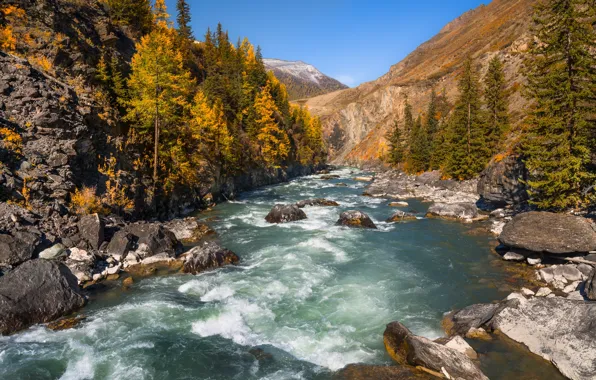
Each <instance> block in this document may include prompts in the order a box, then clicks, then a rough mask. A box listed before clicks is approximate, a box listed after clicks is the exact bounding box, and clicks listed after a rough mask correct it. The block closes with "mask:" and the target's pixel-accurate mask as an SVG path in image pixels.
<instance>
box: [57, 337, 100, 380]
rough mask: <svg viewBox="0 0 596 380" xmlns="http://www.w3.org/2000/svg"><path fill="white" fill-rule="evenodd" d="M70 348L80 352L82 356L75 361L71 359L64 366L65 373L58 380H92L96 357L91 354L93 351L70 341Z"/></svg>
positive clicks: (88, 347)
mask: <svg viewBox="0 0 596 380" xmlns="http://www.w3.org/2000/svg"><path fill="white" fill-rule="evenodd" d="M71 343H72V344H71V346H72V345H74V347H71V349H72V348H74V349H76V350H77V351H79V350H82V351H83V352H84V354H83V355H82V356H81V357H78V358H76V359H71V360H70V361H69V362H68V365H67V366H66V371H64V374H62V376H61V377H60V380H87V379H93V377H94V375H95V369H94V363H96V361H95V360H94V359H95V358H96V355H94V353H93V349H92V348H91V347H90V346H84V345H82V344H78V343H74V342H72V341H71Z"/></svg>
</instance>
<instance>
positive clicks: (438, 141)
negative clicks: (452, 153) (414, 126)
mask: <svg viewBox="0 0 596 380" xmlns="http://www.w3.org/2000/svg"><path fill="white" fill-rule="evenodd" d="M436 103H437V106H436V112H437V113H436V117H437V121H438V131H437V132H436V133H435V136H434V137H433V141H432V144H431V156H430V168H431V169H433V170H435V169H441V170H442V169H443V168H444V166H445V164H446V161H447V156H448V154H449V139H448V125H447V116H448V114H449V110H450V108H451V106H450V104H449V102H448V101H447V95H446V90H445V88H443V90H442V91H441V93H440V94H438V95H437V100H436Z"/></svg>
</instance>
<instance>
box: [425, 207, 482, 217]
mask: <svg viewBox="0 0 596 380" xmlns="http://www.w3.org/2000/svg"><path fill="white" fill-rule="evenodd" d="M426 216H427V217H431V218H443V219H456V220H472V219H475V218H477V217H478V208H477V207H476V205H475V204H474V203H434V204H432V205H431V206H430V207H429V208H428V212H427V214H426Z"/></svg>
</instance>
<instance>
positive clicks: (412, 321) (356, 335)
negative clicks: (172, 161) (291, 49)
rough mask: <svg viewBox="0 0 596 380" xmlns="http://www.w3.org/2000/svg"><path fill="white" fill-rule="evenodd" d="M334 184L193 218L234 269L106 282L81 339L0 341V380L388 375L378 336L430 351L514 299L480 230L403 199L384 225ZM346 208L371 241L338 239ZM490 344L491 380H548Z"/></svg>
mask: <svg viewBox="0 0 596 380" xmlns="http://www.w3.org/2000/svg"><path fill="white" fill-rule="evenodd" d="M330 175H331V176H332V177H333V176H339V178H333V179H329V180H324V179H322V178H321V177H323V176H311V177H303V178H299V179H297V180H294V181H292V182H290V183H287V184H282V185H277V186H272V187H266V188H262V189H260V190H257V191H254V192H250V193H246V194H243V195H241V196H240V197H239V199H238V200H236V201H233V202H227V203H224V204H220V205H218V206H217V207H215V208H214V209H212V210H211V211H208V212H204V213H201V214H200V215H198V216H199V218H200V219H202V222H206V223H208V224H209V226H210V227H212V228H213V229H214V230H215V231H217V232H218V233H219V240H220V243H221V246H223V247H226V248H228V249H230V250H231V251H233V252H235V253H236V254H237V255H238V256H239V258H240V262H239V264H238V265H237V266H230V267H226V268H223V269H219V270H217V271H214V272H206V273H203V274H200V275H199V276H192V275H189V274H178V275H169V276H165V277H164V276H158V277H148V278H139V279H135V282H134V284H132V286H129V287H127V288H126V290H122V289H121V279H119V280H115V281H107V282H105V281H104V282H103V283H102V284H103V285H101V289H97V288H96V289H89V290H88V292H89V293H88V295H89V296H90V297H91V302H90V303H89V304H88V306H86V307H85V308H84V309H83V310H82V312H81V313H82V314H84V315H85V316H86V317H87V318H86V319H85V320H84V321H82V323H81V324H80V325H79V326H78V327H76V328H74V329H70V330H65V331H59V332H52V331H50V330H48V329H46V328H45V327H43V326H36V327H33V328H31V329H29V330H27V331H25V332H22V333H20V334H16V335H13V336H10V337H6V338H1V339H0V351H1V352H2V354H1V355H0V359H1V360H2V364H3V365H2V368H3V370H2V371H4V372H3V373H2V375H3V376H9V377H12V378H19V377H26V376H30V375H32V374H42V376H41V377H40V378H58V377H60V376H62V377H63V378H98V379H102V378H121V377H122V376H124V374H126V375H127V376H132V378H140V379H144V378H151V377H154V378H155V377H160V376H168V377H169V378H178V377H180V376H183V374H184V373H189V371H190V373H195V374H198V376H201V374H207V373H209V376H211V377H212V378H217V379H219V378H222V379H224V378H230V377H237V376H240V377H242V378H254V379H265V378H272V379H273V378H275V379H279V378H305V379H315V378H316V379H319V378H321V379H324V378H330V377H334V376H340V375H341V374H342V373H343V372H335V371H336V370H339V369H341V368H342V367H344V366H345V365H347V364H349V363H368V364H369V365H390V364H391V359H390V358H389V356H388V355H387V353H386V351H385V348H384V346H383V340H382V334H383V330H384V329H385V325H386V324H387V323H388V322H390V321H392V320H400V321H404V323H407V325H408V327H409V328H410V329H412V330H413V331H414V332H415V333H416V334H420V335H424V336H426V337H429V338H433V339H434V338H438V337H440V336H442V335H443V329H442V327H441V320H442V318H443V314H444V313H445V312H448V311H451V310H455V309H461V308H463V307H465V306H467V305H469V304H475V303H482V302H490V301H492V300H495V299H503V298H505V297H506V296H507V295H508V294H509V293H511V292H512V291H513V290H515V289H517V288H518V287H521V286H522V284H523V283H522V280H521V279H519V278H517V277H515V276H512V274H511V273H510V272H508V271H507V270H506V269H505V267H504V266H503V265H504V264H508V263H506V262H504V261H502V260H501V259H500V258H499V257H498V256H496V254H494V253H491V246H492V244H493V243H492V242H493V241H494V237H492V236H491V235H490V234H489V233H488V232H487V230H486V229H484V228H481V229H480V230H479V229H478V226H480V225H482V223H486V222H479V223H472V224H468V223H459V222H454V221H446V220H442V219H436V218H425V215H426V214H427V209H428V207H429V205H428V204H425V203H421V202H420V201H418V200H409V201H408V205H407V206H401V207H398V208H397V210H403V211H405V212H409V213H413V214H415V215H416V220H412V221H409V222H406V223H390V222H387V221H386V220H387V219H388V218H389V217H391V216H392V214H393V213H394V212H395V211H396V208H395V207H390V206H389V203H390V201H389V200H384V199H380V198H378V199H377V198H372V197H368V196H363V195H362V194H363V192H364V191H365V187H366V186H367V184H368V183H367V182H362V181H355V180H353V178H354V177H361V176H365V173H359V172H354V173H352V172H351V170H349V169H347V170H346V169H344V170H341V171H339V172H334V173H331V174H330ZM309 198H328V199H330V200H335V201H337V202H338V203H339V204H340V206H339V207H337V206H336V207H328V206H327V207H324V206H314V207H310V206H307V207H305V208H304V209H303V210H304V212H305V214H306V215H307V219H305V220H301V221H297V222H293V223H287V224H280V225H277V224H270V223H267V222H266V221H265V216H266V215H267V214H268V213H269V211H270V210H271V208H272V207H273V205H274V204H275V203H286V204H289V203H295V202H297V201H301V200H304V199H309ZM349 209H358V210H361V211H363V212H365V213H367V214H368V215H369V216H370V217H371V219H372V220H373V221H374V223H375V224H376V225H377V227H378V229H377V230H371V231H366V230H359V229H357V230H354V229H351V228H346V227H339V226H336V225H335V224H336V222H337V220H338V217H339V215H340V214H341V212H342V211H345V210H349ZM187 249H188V248H187ZM102 289H103V290H102ZM499 342H500V340H497V339H495V340H494V341H493V342H492V343H488V344H487V345H485V347H484V348H482V347H481V348H478V349H477V350H478V353H479V354H480V359H479V360H480V365H481V368H482V370H483V371H485V373H486V374H487V375H489V377H491V378H511V376H514V377H515V378H523V376H524V375H528V374H530V373H534V374H542V378H553V379H556V378H557V377H556V376H558V374H557V371H556V370H555V369H554V368H553V367H552V366H550V365H549V364H547V363H546V362H543V361H537V360H536V359H535V358H534V357H533V356H532V355H528V354H527V353H524V352H523V350H520V349H519V348H511V347H510V346H509V344H508V343H499ZM473 343H474V342H472V344H473ZM473 345H474V344H473ZM475 347H476V346H475ZM504 347H505V348H504ZM31 350H33V351H31ZM27 352H35V353H36V355H34V356H31V355H27V354H26V353H27ZM197 352H200V353H201V354H200V355H199V356H198V357H197V354H196V353H197ZM500 352H501V353H506V354H500ZM512 352H513V353H512ZM503 355H505V357H515V358H516V359H517V362H516V365H515V366H511V367H509V368H508V370H507V371H506V372H503V371H502V365H499V364H497V363H499V360H502V359H501V358H502V357H503ZM158 357H162V358H167V363H166V362H163V363H161V364H159V362H156V361H155V360H156V358H158ZM501 373H503V374H507V375H508V376H509V377H500V374H501ZM344 374H345V373H344ZM77 376H78V377H77Z"/></svg>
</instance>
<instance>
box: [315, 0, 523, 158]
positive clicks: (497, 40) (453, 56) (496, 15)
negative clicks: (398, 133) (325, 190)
mask: <svg viewBox="0 0 596 380" xmlns="http://www.w3.org/2000/svg"><path fill="white" fill-rule="evenodd" d="M534 3H535V0H494V1H492V2H491V3H490V4H489V5H486V6H484V5H483V6H480V7H479V8H477V9H474V10H472V11H469V12H467V13H465V14H463V15H462V16H461V17H459V18H457V19H455V20H454V21H452V22H451V23H449V24H447V25H446V26H445V27H444V28H443V29H442V30H441V31H440V32H439V33H438V34H437V35H436V36H435V37H433V38H432V39H430V40H429V41H427V42H425V43H424V44H422V45H421V46H419V47H418V48H417V49H416V50H415V51H413V52H412V53H411V54H410V55H408V56H407V57H406V58H405V59H404V60H403V61H401V62H400V63H398V64H396V65H394V66H393V67H391V69H390V70H389V72H388V73H387V74H385V75H384V76H382V77H381V78H379V79H377V80H375V81H373V82H368V83H364V84H362V85H360V86H359V87H357V88H353V89H347V90H342V91H336V92H333V93H330V94H326V95H322V96H319V97H315V98H311V99H308V100H307V101H306V104H307V105H308V106H309V107H310V109H311V110H312V112H313V113H315V114H318V115H319V116H321V117H322V120H323V124H324V130H325V137H326V138H327V141H328V144H329V146H330V149H331V157H332V159H333V161H334V162H335V163H355V164H361V163H364V162H370V161H375V160H378V159H379V158H380V157H381V156H382V155H383V153H384V152H385V151H386V141H385V139H384V136H385V134H386V132H387V130H388V127H389V126H390V125H392V124H393V122H394V120H395V119H398V120H399V119H401V118H402V117H403V111H404V101H405V97H406V96H408V99H409V102H410V103H411V104H412V107H413V111H414V116H416V115H417V114H421V113H423V112H424V110H425V108H426V104H427V102H428V99H429V97H430V92H431V89H432V88H433V87H435V88H436V89H437V90H438V91H441V90H442V89H444V90H445V92H446V95H447V98H448V100H449V101H450V102H451V103H453V101H454V100H455V98H456V96H457V80H458V76H459V74H460V71H461V68H462V65H463V62H464V60H465V58H466V57H468V56H472V57H473V58H474V60H475V63H476V64H477V65H478V68H479V71H480V74H481V75H484V73H485V72H486V70H487V67H488V62H489V60H490V59H491V58H492V57H494V56H495V55H498V56H499V57H500V58H501V59H502V61H503V63H504V66H505V67H504V69H505V74H506V79H507V81H508V83H509V85H510V90H511V98H510V103H511V104H510V112H511V115H512V119H513V121H514V123H515V122H517V121H519V120H520V118H521V111H522V109H523V108H524V105H525V104H526V102H525V101H524V99H523V98H522V96H521V92H520V88H521V86H520V85H521V84H523V78H522V77H521V75H520V73H519V71H520V70H519V69H520V67H521V64H522V60H523V53H524V51H525V50H526V48H527V40H528V31H529V25H530V22H531V14H532V4H534ZM515 135H516V133H515V129H514V131H513V132H512V134H511V136H510V139H511V141H514V139H515Z"/></svg>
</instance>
